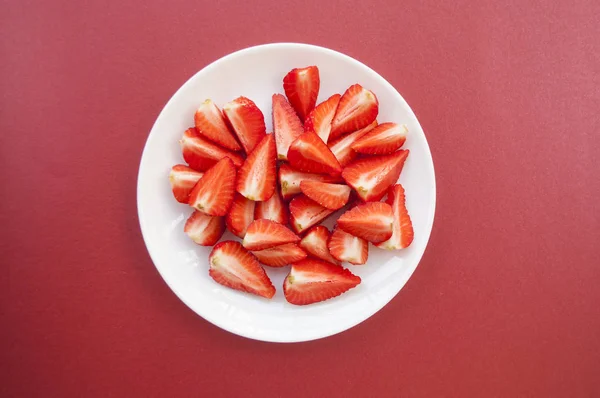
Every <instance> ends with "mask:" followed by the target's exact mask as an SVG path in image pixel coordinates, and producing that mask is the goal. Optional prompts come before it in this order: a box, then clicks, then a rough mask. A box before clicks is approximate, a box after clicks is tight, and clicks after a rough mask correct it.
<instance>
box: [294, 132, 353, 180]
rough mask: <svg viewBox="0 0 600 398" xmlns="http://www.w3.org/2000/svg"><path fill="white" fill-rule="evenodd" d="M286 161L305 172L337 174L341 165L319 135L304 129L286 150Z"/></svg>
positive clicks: (340, 170) (340, 169)
mask: <svg viewBox="0 0 600 398" xmlns="http://www.w3.org/2000/svg"><path fill="white" fill-rule="evenodd" d="M288 161H289V162H290V165H292V167H294V168H296V169H298V170H300V171H305V172H307V173H323V174H329V175H333V176H335V175H339V174H340V173H341V172H342V167H341V166H340V164H339V163H338V161H337V159H336V158H335V156H334V155H333V153H331V150H330V149H329V148H328V147H327V145H325V143H324V142H323V141H321V139H320V138H319V136H318V135H317V134H316V133H314V132H312V131H305V132H304V133H303V134H302V135H301V136H300V137H298V138H297V139H296V140H295V141H294V142H292V145H290V149H289V151H288Z"/></svg>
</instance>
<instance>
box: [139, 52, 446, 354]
mask: <svg viewBox="0 0 600 398" xmlns="http://www.w3.org/2000/svg"><path fill="white" fill-rule="evenodd" d="M307 65H317V66H318V67H319V71H320V76H321V89H320V93H319V99H318V102H321V101H323V100H324V99H326V98H328V97H329V96H330V95H332V94H333V93H343V92H344V90H345V89H346V88H347V87H348V86H350V85H352V84H354V83H360V84H361V85H363V86H364V87H366V88H368V89H370V90H372V91H373V92H374V93H375V94H376V95H377V97H378V98H379V106H380V107H379V116H378V118H377V120H379V122H380V123H381V122H385V121H391V122H398V123H405V124H406V125H407V126H408V129H409V137H408V139H407V141H406V143H405V145H404V148H408V149H410V156H409V157H408V159H407V161H406V164H405V166H404V170H403V171H402V175H401V176H400V182H401V183H402V185H403V186H404V187H405V189H406V198H407V207H408V211H409V213H410V216H411V218H412V222H413V226H414V232H415V239H414V241H413V243H412V245H411V246H410V247H409V248H407V249H405V250H403V251H393V252H390V251H384V250H380V249H377V248H375V247H373V246H371V247H370V248H369V261H368V262H367V264H366V265H362V266H352V265H349V264H346V266H348V267H349V268H350V270H351V271H352V272H353V273H355V274H357V275H359V276H360V277H361V278H362V283H361V284H360V285H359V286H357V287H356V288H354V289H352V290H350V291H349V292H347V293H345V294H343V295H342V296H340V297H337V298H334V299H331V300H328V301H325V302H322V303H317V304H313V305H309V306H302V307H298V306H293V305H291V304H289V303H287V302H286V301H285V298H284V296H283V288H282V283H283V279H284V278H285V275H287V273H288V269H289V267H285V268H283V269H273V268H269V267H265V268H267V273H268V274H269V276H270V277H271V280H272V281H273V284H274V285H275V287H276V288H277V293H276V294H275V297H273V299H272V300H266V299H263V298H259V297H255V296H253V295H250V294H246V293H242V292H238V291H235V290H231V289H228V288H226V287H224V286H221V285H219V284H217V283H216V282H214V281H213V280H212V279H211V278H210V277H209V276H208V260H207V258H208V254H209V253H210V250H211V248H210V247H208V248H206V247H201V246H198V245H196V244H194V243H193V242H192V241H191V240H190V239H189V238H188V237H187V236H186V235H185V234H184V232H183V225H184V223H185V221H186V219H187V217H188V216H189V215H190V213H191V212H192V209H191V208H189V207H188V206H185V205H182V204H179V203H177V202H176V201H175V199H174V198H173V196H172V194H171V188H170V185H169V181H168V174H169V171H170V168H171V166H173V165H174V164H177V163H184V161H183V159H182V156H181V150H180V147H179V143H178V140H179V139H180V137H181V135H182V134H183V132H184V131H185V129H186V128H188V127H190V126H193V115H194V111H195V109H196V108H197V107H198V105H199V104H200V103H201V102H202V101H204V100H205V99H206V98H211V99H212V100H213V101H215V102H216V103H217V104H218V105H219V106H222V105H223V104H224V103H226V102H228V101H231V100H232V99H234V98H236V97H238V96H240V95H243V96H246V97H248V98H250V99H252V100H254V101H255V102H256V104H257V105H258V106H259V107H260V109H261V110H262V112H263V114H264V115H265V122H266V125H267V131H268V132H269V131H272V120H271V96H272V94H273V93H283V87H282V79H283V76H284V75H285V74H286V73H287V72H288V71H289V70H291V69H292V68H295V67H302V66H307ZM137 203H138V215H139V219H140V225H141V229H142V234H143V236H144V240H145V242H146V247H147V248H148V252H149V253H150V256H151V257H152V260H153V261H154V264H155V265H156V268H157V269H158V271H159V272H160V274H161V275H162V277H163V278H164V280H165V281H166V283H167V284H168V285H169V287H170V288H171V289H172V290H173V292H175V294H176V295H177V296H178V297H179V298H180V299H181V300H182V301H183V302H184V303H185V304H186V305H187V306H188V307H190V308H191V309H192V310H194V311H195V312H196V313H197V314H198V315H200V316H202V317H203V318H204V319H206V320H208V321H210V322H212V323H213V324H215V325H217V326H219V327H221V328H223V329H225V330H228V331H230V332H232V333H235V334H238V335H241V336H245V337H248V338H252V339H257V340H264V341H273V342H296V341H306V340H313V339H318V338H322V337H326V336H330V335H333V334H336V333H339V332H342V331H344V330H346V329H348V328H351V327H352V326H354V325H357V324H358V323H360V322H362V321H364V320H365V319H367V318H368V317H370V316H371V315H373V314H374V313H375V312H377V311H379V310H380V309H381V308H382V307H383V306H384V305H385V304H387V303H388V302H389V301H390V300H391V299H392V298H393V297H394V296H395V295H396V294H397V293H398V291H400V289H401V288H402V287H403V286H404V284H405V283H406V281H407V280H408V278H410V276H411V275H412V273H413V271H414V270H415V268H416V267H417V265H418V263H419V260H420V259H421V256H422V255H423V252H424V251H425V246H426V245H427V241H428V239H429V235H430V232H431V227H432V224H433V216H434V212H435V175H434V171H433V161H432V159H431V153H430V151H429V147H428V145H427V140H426V139H425V134H424V133H423V130H422V129H421V126H420V125H419V122H418V121H417V118H416V117H415V115H414V114H413V112H412V110H411V109H410V107H409V106H408V104H407V103H406V101H404V99H403V98H402V96H400V94H399V93H398V92H397V91H396V90H395V89H394V87H392V85H390V84H389V83H388V82H387V81H386V80H385V79H384V78H382V77H381V76H380V75H378V74H377V73H376V72H374V71H373V70H372V69H370V68H369V67H367V66H365V65H364V64H362V63H360V62H358V61H356V60H355V59H353V58H351V57H349V56H347V55H344V54H341V53H339V52H336V51H333V50H329V49H326V48H322V47H316V46H311V45H306V44H294V43H281V44H268V45H262V46H257V47H252V48H247V49H245V50H241V51H238V52H235V53H233V54H230V55H227V56H226V57H223V58H221V59H220V60H218V61H216V62H214V63H212V64H210V65H209V66H207V67H206V68H204V69H202V70H201V71H200V72H198V73H196V74H195V75H194V76H193V77H192V78H191V79H190V80H188V81H187V82H186V83H185V84H184V85H183V86H182V87H181V88H180V89H179V90H178V91H177V92H176V93H175V95H173V97H172V98H171V99H170V100H169V102H168V103H167V105H166V106H165V108H164V109H163V110H162V112H161V113H160V115H159V117H158V119H157V120H156V123H155V124H154V127H153V128H152V131H151V132H150V135H149V136H148V141H147V142H146V146H145V148H144V153H143V155H142V160H141V164H140V170H139V175H138V190H137ZM335 218H336V217H335V216H333V217H330V219H329V220H328V222H326V223H325V225H327V226H328V227H331V226H332V224H333V222H334V220H335ZM225 239H237V238H234V236H233V235H232V234H230V233H229V232H226V234H225V235H224V237H223V238H222V240H225ZM421 288H422V289H427V286H422V287H421Z"/></svg>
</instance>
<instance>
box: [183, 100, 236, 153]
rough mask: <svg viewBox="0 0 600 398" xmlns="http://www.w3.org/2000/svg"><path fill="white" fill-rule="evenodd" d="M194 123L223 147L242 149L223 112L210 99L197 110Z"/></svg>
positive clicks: (198, 129)
mask: <svg viewBox="0 0 600 398" xmlns="http://www.w3.org/2000/svg"><path fill="white" fill-rule="evenodd" d="M194 124H195V125H196V130H197V131H198V132H199V133H200V134H201V135H203V136H204V137H206V138H208V139H209V140H211V141H212V142H214V143H216V144H218V145H220V146H222V147H223V148H226V149H229V150H230V151H240V150H241V149H242V147H241V146H240V144H239V143H238V142H237V140H236V139H235V137H234V136H233V133H232V132H231V131H229V127H227V124H226V123H225V118H224V117H223V113H221V110H220V109H219V108H218V107H217V105H215V103H214V102H212V101H211V100H210V99H207V100H206V101H204V102H203V103H202V105H200V107H199V108H198V109H197V110H196V114H195V115H194Z"/></svg>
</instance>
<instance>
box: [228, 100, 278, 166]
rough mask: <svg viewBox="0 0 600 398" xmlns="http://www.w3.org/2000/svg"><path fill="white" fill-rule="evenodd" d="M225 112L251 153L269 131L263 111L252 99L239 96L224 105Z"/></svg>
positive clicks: (243, 145)
mask: <svg viewBox="0 0 600 398" xmlns="http://www.w3.org/2000/svg"><path fill="white" fill-rule="evenodd" d="M223 114H224V115H225V119H226V120H227V122H228V123H229V125H230V126H231V127H232V128H233V131H234V132H235V135H236V136H237V138H238V140H239V141H240V143H241V144H242V147H244V151H246V154H247V155H249V154H250V153H251V152H252V150H253V149H254V147H255V146H256V145H258V143H259V142H260V140H262V139H263V137H264V136H265V134H266V133H267V129H266V127H265V117H264V116H263V113H262V112H261V110H260V109H259V108H258V106H256V104H255V103H254V102H253V101H252V100H251V99H248V98H246V97H238V98H236V99H234V100H233V101H231V102H228V103H226V104H225V105H224V106H223Z"/></svg>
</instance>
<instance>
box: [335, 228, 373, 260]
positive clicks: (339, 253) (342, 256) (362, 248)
mask: <svg viewBox="0 0 600 398" xmlns="http://www.w3.org/2000/svg"><path fill="white" fill-rule="evenodd" d="M327 246H328V247H329V252H330V253H331V255H332V256H333V257H335V258H337V259H338V260H340V261H347V262H349V263H350V264H354V265H361V264H364V263H366V262H367V259H368V258H369V242H367V241H366V240H364V239H361V238H358V237H356V236H354V235H350V234H349V233H347V232H344V231H342V230H341V229H339V228H335V229H334V230H333V233H332V234H331V239H329V243H328V244H327Z"/></svg>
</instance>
